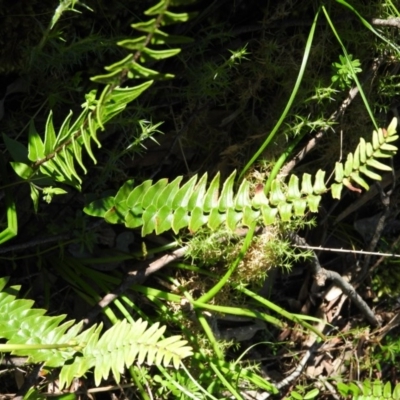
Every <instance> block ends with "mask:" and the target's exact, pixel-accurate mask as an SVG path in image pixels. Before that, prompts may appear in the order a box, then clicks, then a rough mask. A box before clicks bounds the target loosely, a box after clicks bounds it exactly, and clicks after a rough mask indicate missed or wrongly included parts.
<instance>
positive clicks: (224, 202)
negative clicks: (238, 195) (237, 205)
mask: <svg viewBox="0 0 400 400" xmlns="http://www.w3.org/2000/svg"><path fill="white" fill-rule="evenodd" d="M235 176H236V171H233V172H232V173H231V174H230V175H229V177H228V178H227V179H226V181H225V182H224V184H223V186H222V191H221V195H220V198H219V202H218V210H219V211H221V212H226V210H227V208H230V207H233V184H234V182H235Z"/></svg>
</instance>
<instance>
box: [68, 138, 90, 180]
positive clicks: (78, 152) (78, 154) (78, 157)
mask: <svg viewBox="0 0 400 400" xmlns="http://www.w3.org/2000/svg"><path fill="white" fill-rule="evenodd" d="M72 149H73V150H74V156H75V160H76V161H77V162H78V164H79V165H80V167H81V168H82V170H83V173H84V174H87V169H86V168H85V165H84V164H83V161H82V147H81V145H80V144H79V143H78V141H77V140H76V139H75V138H74V137H73V138H72Z"/></svg>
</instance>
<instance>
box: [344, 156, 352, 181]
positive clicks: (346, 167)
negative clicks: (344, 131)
mask: <svg viewBox="0 0 400 400" xmlns="http://www.w3.org/2000/svg"><path fill="white" fill-rule="evenodd" d="M352 172H353V154H352V153H349V154H348V155H347V160H346V162H345V164H344V176H349V175H350V174H351V173H352Z"/></svg>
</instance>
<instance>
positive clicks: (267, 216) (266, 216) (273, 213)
mask: <svg viewBox="0 0 400 400" xmlns="http://www.w3.org/2000/svg"><path fill="white" fill-rule="evenodd" d="M261 213H262V217H263V220H264V224H265V225H272V224H273V223H275V222H277V215H278V209H277V208H275V207H273V208H271V207H270V206H269V205H263V206H262V207H261Z"/></svg>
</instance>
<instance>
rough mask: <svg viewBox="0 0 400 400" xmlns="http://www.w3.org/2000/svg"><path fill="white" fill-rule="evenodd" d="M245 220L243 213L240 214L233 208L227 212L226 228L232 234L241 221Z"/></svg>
mask: <svg viewBox="0 0 400 400" xmlns="http://www.w3.org/2000/svg"><path fill="white" fill-rule="evenodd" d="M242 218H243V213H242V212H238V211H237V210H235V208H233V207H231V208H228V209H227V210H226V226H227V227H228V229H230V230H231V231H232V232H233V231H234V230H235V229H236V227H237V226H238V224H239V222H240V220H241V219H242Z"/></svg>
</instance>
